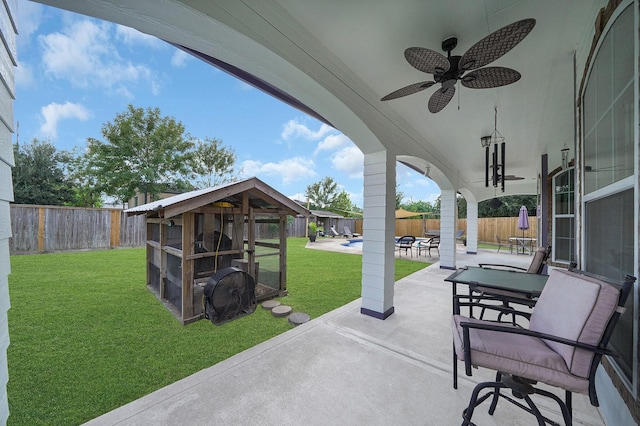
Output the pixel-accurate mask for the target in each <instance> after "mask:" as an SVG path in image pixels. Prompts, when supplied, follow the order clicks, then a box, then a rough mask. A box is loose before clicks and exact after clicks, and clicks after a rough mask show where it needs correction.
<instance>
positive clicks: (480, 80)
mask: <svg viewBox="0 0 640 426" xmlns="http://www.w3.org/2000/svg"><path fill="white" fill-rule="evenodd" d="M520 77H521V75H520V73H519V72H518V71H516V70H512V69H511V68H505V67H486V68H480V69H479V70H475V71H472V72H470V73H468V74H465V75H464V76H463V77H462V78H461V80H462V85H463V86H464V87H469V88H471V89H490V88H492V87H500V86H506V85H507V84H511V83H515V82H516V81H518V80H520Z"/></svg>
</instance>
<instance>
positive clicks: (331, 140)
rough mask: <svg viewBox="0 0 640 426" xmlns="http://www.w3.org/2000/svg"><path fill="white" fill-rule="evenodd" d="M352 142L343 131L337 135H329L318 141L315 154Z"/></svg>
mask: <svg viewBox="0 0 640 426" xmlns="http://www.w3.org/2000/svg"><path fill="white" fill-rule="evenodd" d="M349 143H351V140H350V139H349V138H348V137H346V136H345V135H343V134H342V133H340V134H337V135H329V136H327V137H326V138H324V139H323V140H321V141H320V143H318V147H317V148H316V150H315V152H314V155H315V154H317V153H319V152H320V151H332V150H335V149H338V148H340V147H342V146H345V145H347V144H349Z"/></svg>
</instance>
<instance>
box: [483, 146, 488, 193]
mask: <svg viewBox="0 0 640 426" xmlns="http://www.w3.org/2000/svg"><path fill="white" fill-rule="evenodd" d="M484 186H485V188H488V187H489V146H488V145H487V146H486V148H485V149H484Z"/></svg>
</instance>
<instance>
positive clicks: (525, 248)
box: [509, 237, 538, 254]
mask: <svg viewBox="0 0 640 426" xmlns="http://www.w3.org/2000/svg"><path fill="white" fill-rule="evenodd" d="M509 241H510V242H512V243H513V242H515V243H516V244H517V245H516V247H517V248H518V250H516V254H519V253H520V250H519V249H522V253H523V254H524V253H529V254H531V253H533V246H534V245H535V243H536V241H538V240H537V239H536V238H530V237H509Z"/></svg>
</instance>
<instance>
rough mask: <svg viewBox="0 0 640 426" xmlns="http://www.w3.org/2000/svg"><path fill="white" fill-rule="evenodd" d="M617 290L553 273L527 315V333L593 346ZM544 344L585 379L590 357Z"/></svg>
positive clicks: (566, 273) (612, 307)
mask: <svg viewBox="0 0 640 426" xmlns="http://www.w3.org/2000/svg"><path fill="white" fill-rule="evenodd" d="M618 293H619V292H618V289H616V288H615V287H613V286H612V285H610V284H608V283H605V282H603V281H600V280H597V279H595V278H590V277H586V276H584V275H579V274H575V273H573V272H569V271H566V270H560V269H555V270H553V271H551V273H550V274H549V279H548V280H547V283H546V284H545V287H544V290H543V291H542V294H541V295H540V298H539V299H538V302H537V304H536V306H535V308H534V310H533V314H532V315H531V320H530V322H529V329H530V330H535V331H539V332H541V333H547V334H551V335H554V336H559V337H564V338H566V339H569V340H574V341H579V342H582V343H587V344H590V345H597V344H598V343H599V342H600V339H601V338H602V334H603V332H604V330H605V328H606V326H607V324H608V322H609V320H610V319H611V316H612V315H613V313H614V312H615V310H616V306H617V304H618ZM545 343H546V344H547V345H548V346H549V347H550V348H551V349H553V350H554V351H555V352H557V353H559V354H560V355H561V356H562V358H564V360H565V362H566V365H567V367H568V368H569V370H570V371H571V373H572V374H574V375H577V376H580V377H584V378H587V377H588V376H589V368H590V366H591V361H592V359H593V353H592V352H589V351H586V350H583V349H575V348H574V347H572V346H567V345H563V344H561V343H557V342H551V341H545Z"/></svg>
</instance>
